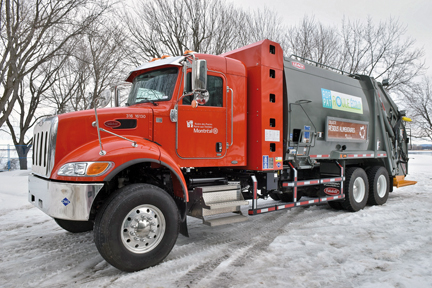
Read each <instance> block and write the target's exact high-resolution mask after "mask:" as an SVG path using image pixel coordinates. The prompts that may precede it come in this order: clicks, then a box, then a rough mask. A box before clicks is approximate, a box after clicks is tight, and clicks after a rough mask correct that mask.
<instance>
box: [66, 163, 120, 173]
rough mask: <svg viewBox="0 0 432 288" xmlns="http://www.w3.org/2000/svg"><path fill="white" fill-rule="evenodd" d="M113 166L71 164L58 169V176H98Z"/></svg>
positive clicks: (110, 164) (109, 164)
mask: <svg viewBox="0 0 432 288" xmlns="http://www.w3.org/2000/svg"><path fill="white" fill-rule="evenodd" d="M112 165H113V163H112V162H72V163H67V164H65V165H63V166H62V167H60V169H59V170H58V172H57V174H58V175H59V176H84V177H85V176H100V175H102V174H104V173H105V172H106V171H108V169H109V168H110V167H111V166H112Z"/></svg>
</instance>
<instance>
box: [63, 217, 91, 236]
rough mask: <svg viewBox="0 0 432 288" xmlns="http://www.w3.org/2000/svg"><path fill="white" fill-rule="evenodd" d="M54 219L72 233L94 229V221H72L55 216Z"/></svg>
mask: <svg viewBox="0 0 432 288" xmlns="http://www.w3.org/2000/svg"><path fill="white" fill-rule="evenodd" d="M54 221H55V222H56V223H57V224H58V225H59V226H60V227H61V228H63V229H64V230H66V231H68V232H71V233H82V232H88V231H91V230H93V221H71V220H63V219H58V218H54Z"/></svg>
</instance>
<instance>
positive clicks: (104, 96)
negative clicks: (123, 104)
mask: <svg viewBox="0 0 432 288" xmlns="http://www.w3.org/2000/svg"><path fill="white" fill-rule="evenodd" d="M110 102H111V90H110V89H106V90H104V91H102V93H101V95H100V96H99V97H97V98H96V107H97V108H103V107H105V106H107V105H108V104H109V103H110Z"/></svg>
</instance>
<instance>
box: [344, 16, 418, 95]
mask: <svg viewBox="0 0 432 288" xmlns="http://www.w3.org/2000/svg"><path fill="white" fill-rule="evenodd" d="M342 36H343V39H344V42H343V44H344V45H343V50H342V51H341V52H342V55H344V61H343V64H342V65H341V68H342V69H344V70H347V71H348V72H351V73H360V74H366V75H369V76H373V77H375V78H376V79H389V86H388V89H389V90H390V89H395V90H398V89H403V88H402V87H403V86H407V85H410V83H412V82H413V79H415V78H416V77H417V76H419V75H421V74H422V73H423V72H424V68H425V64H424V60H423V56H424V51H423V49H419V48H416V47H415V40H414V39H412V38H410V37H408V36H406V27H405V26H403V25H402V24H400V23H399V21H397V20H394V19H392V18H390V19H389V20H387V21H386V22H380V23H378V24H377V25H375V24H373V22H372V19H371V18H368V19H367V21H366V23H359V22H349V21H347V22H345V21H344V23H343V25H342Z"/></svg>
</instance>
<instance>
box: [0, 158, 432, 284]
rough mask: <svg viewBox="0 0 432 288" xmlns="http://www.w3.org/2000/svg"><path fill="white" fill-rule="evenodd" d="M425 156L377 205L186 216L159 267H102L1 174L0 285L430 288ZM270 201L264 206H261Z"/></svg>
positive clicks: (20, 175)
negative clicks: (229, 220)
mask: <svg viewBox="0 0 432 288" xmlns="http://www.w3.org/2000/svg"><path fill="white" fill-rule="evenodd" d="M431 162H432V154H412V155H411V162H410V175H409V177H407V179H409V180H416V181H419V183H418V184H417V185H415V186H408V187H404V188H400V189H395V191H394V192H393V193H391V194H390V197H389V200H388V202H387V203H386V204H385V205H383V206H372V207H366V209H364V210H362V211H359V212H357V213H348V212H344V211H335V210H332V209H331V208H329V207H328V206H327V205H321V206H312V207H309V208H295V209H292V210H285V211H284V210H283V211H278V212H274V213H268V214H262V215H258V216H252V217H250V219H249V221H247V222H243V223H238V224H233V225H227V226H222V227H214V228H211V227H207V226H204V225H203V224H201V221H199V220H196V219H193V218H189V228H190V231H189V232H190V235H191V237H190V238H186V237H183V236H179V238H178V241H177V244H176V246H175V247H174V249H173V251H172V252H171V254H170V255H169V256H168V258H167V259H166V260H165V261H164V262H163V263H161V264H159V265H157V266H155V267H152V268H149V269H146V270H144V271H140V272H136V273H129V274H128V273H124V272H120V271H118V270H116V269H115V268H113V267H111V266H110V265H108V264H107V263H106V262H105V261H104V260H103V259H102V257H101V256H100V255H99V253H98V252H97V249H96V247H95V246H94V244H93V235H92V233H83V234H71V233H68V232H66V231H64V230H62V229H61V228H59V227H58V226H57V225H56V224H55V222H54V221H53V220H52V219H51V218H49V217H48V216H46V215H45V214H43V213H42V212H41V211H39V210H38V209H37V208H34V207H33V206H32V205H30V204H28V202H27V177H26V176H27V173H28V172H21V171H13V172H2V173H0V183H1V187H0V243H2V244H1V249H0V279H1V280H0V286H1V287H23V286H24V287H63V286H69V287H108V286H109V287H127V286H138V285H139V286H144V287H269V286H276V287H308V288H309V287H380V288H381V287H432V260H431V256H430V255H432V225H431V221H432V194H431V193H430V191H431V189H430V187H431V184H432V172H431V167H432V166H431V164H430V163H431ZM269 201H270V200H269Z"/></svg>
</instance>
